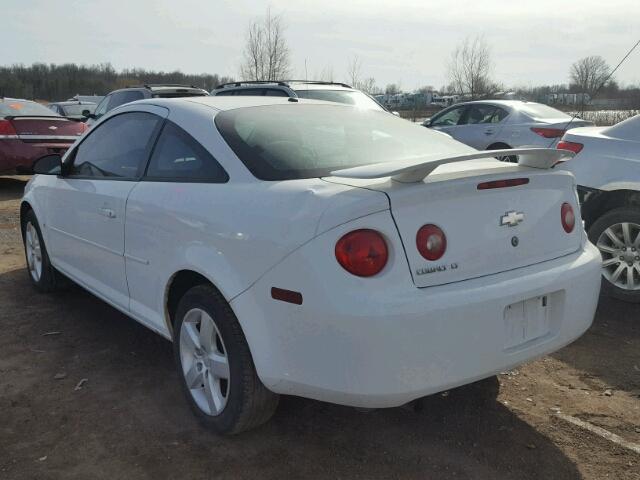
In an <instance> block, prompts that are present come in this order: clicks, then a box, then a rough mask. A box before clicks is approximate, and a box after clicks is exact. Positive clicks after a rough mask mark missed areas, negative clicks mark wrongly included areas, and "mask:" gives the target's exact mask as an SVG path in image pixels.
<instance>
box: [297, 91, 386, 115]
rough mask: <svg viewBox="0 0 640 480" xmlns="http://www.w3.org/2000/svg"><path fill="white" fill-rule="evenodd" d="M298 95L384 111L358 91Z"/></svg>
mask: <svg viewBox="0 0 640 480" xmlns="http://www.w3.org/2000/svg"><path fill="white" fill-rule="evenodd" d="M296 95H298V97H300V98H310V99H312V100H324V101H325V102H335V103H344V104H346V105H355V106H356V107H360V108H373V109H376V110H382V109H383V108H382V107H381V106H380V105H378V103H376V102H375V101H374V100H372V99H371V98H369V97H368V96H367V95H365V94H364V93H362V92H359V91H357V90H315V89H314V90H296Z"/></svg>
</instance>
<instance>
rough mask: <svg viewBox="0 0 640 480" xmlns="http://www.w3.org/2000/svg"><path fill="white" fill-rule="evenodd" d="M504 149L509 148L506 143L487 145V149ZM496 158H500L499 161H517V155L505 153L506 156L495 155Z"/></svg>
mask: <svg viewBox="0 0 640 480" xmlns="http://www.w3.org/2000/svg"><path fill="white" fill-rule="evenodd" d="M504 149H511V147H510V146H509V145H507V144H506V143H494V144H493V145H489V146H488V147H487V150H504ZM496 160H500V161H501V162H507V163H518V156H517V155H506V156H501V157H496Z"/></svg>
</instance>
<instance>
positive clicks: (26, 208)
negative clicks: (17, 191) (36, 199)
mask: <svg viewBox="0 0 640 480" xmlns="http://www.w3.org/2000/svg"><path fill="white" fill-rule="evenodd" d="M31 210H33V207H32V206H31V204H30V203H29V202H28V201H26V200H23V201H22V202H21V203H20V232H21V233H22V234H23V235H24V223H25V217H26V216H27V213H29V212H30V211H31Z"/></svg>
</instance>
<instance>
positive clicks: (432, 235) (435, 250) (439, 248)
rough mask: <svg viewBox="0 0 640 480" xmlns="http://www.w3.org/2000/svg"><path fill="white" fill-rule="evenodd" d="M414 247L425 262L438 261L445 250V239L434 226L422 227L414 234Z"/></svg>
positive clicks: (442, 233)
mask: <svg viewBox="0 0 640 480" xmlns="http://www.w3.org/2000/svg"><path fill="white" fill-rule="evenodd" d="M416 246H417V247H418V251H419V252H420V255H422V256H423V257H424V258H426V259H427V260H431V261H433V260H438V259H439V258H440V257H442V255H444V252H445V251H446V250H447V237H446V236H445V234H444V232H443V231H442V229H441V228H440V227H438V226H436V225H431V224H428V225H423V226H422V227H420V230H418V233H417V234H416Z"/></svg>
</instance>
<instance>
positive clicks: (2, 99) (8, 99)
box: [0, 97, 38, 103]
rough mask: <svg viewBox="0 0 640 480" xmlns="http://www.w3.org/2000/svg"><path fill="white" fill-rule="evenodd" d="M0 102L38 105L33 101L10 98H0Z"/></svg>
mask: <svg viewBox="0 0 640 480" xmlns="http://www.w3.org/2000/svg"><path fill="white" fill-rule="evenodd" d="M0 101H2V102H27V103H38V102H34V101H33V100H26V99H24V98H11V97H0Z"/></svg>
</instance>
